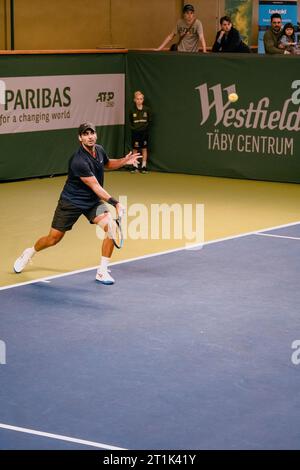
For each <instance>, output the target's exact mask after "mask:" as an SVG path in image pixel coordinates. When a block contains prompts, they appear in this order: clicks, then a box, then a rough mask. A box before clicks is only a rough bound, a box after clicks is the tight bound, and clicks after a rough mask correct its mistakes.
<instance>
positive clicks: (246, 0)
mask: <svg viewBox="0 0 300 470" xmlns="http://www.w3.org/2000/svg"><path fill="white" fill-rule="evenodd" d="M252 4H253V1H252V0H225V14H226V15H228V16H230V17H231V20H232V23H233V25H234V27H235V28H237V29H238V30H239V32H240V34H241V36H242V39H243V41H244V42H245V43H246V44H249V45H250V44H251V31H252Z"/></svg>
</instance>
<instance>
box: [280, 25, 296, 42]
mask: <svg viewBox="0 0 300 470" xmlns="http://www.w3.org/2000/svg"><path fill="white" fill-rule="evenodd" d="M288 28H291V29H292V30H293V34H292V36H291V38H292V40H293V41H294V40H295V26H294V25H293V23H286V24H285V25H284V27H283V30H282V35H283V34H285V35H286V30H287V29H288Z"/></svg>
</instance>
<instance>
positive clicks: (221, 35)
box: [212, 16, 250, 52]
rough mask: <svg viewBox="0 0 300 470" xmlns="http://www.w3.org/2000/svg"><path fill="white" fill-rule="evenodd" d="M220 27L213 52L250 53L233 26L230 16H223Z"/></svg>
mask: <svg viewBox="0 0 300 470" xmlns="http://www.w3.org/2000/svg"><path fill="white" fill-rule="evenodd" d="M220 25H221V29H220V31H218V32H217V36H216V40H215V42H214V45H213V47H212V52H250V49H249V47H248V46H247V44H245V43H244V42H243V41H242V38H241V36H240V33H239V31H238V30H237V29H236V28H234V27H233V26H232V21H231V18H230V17H229V16H222V18H221V19H220Z"/></svg>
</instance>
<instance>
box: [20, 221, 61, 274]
mask: <svg viewBox="0 0 300 470" xmlns="http://www.w3.org/2000/svg"><path fill="white" fill-rule="evenodd" d="M64 234H65V232H60V231H59V230H56V229H53V228H51V229H50V232H49V234H48V235H46V236H44V237H41V238H39V239H38V240H37V242H36V243H35V244H34V246H32V247H30V248H26V250H24V251H23V253H22V254H21V256H20V257H19V258H18V259H17V260H16V261H15V263H14V271H15V272H16V273H17V274H19V273H21V272H22V271H23V269H24V268H25V266H26V265H27V264H28V263H29V262H30V261H31V260H32V258H33V256H34V255H35V254H36V253H37V252H38V251H41V250H44V249H45V248H49V247H50V246H54V245H56V244H57V243H58V242H60V240H61V239H62V238H63V236H64Z"/></svg>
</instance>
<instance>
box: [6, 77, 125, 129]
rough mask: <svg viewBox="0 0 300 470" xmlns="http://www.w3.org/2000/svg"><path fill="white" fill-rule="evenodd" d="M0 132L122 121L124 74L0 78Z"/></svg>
mask: <svg viewBox="0 0 300 470" xmlns="http://www.w3.org/2000/svg"><path fill="white" fill-rule="evenodd" d="M0 80H1V82H0V83H1V93H0V98H1V99H0V134H13V133H24V132H37V131H48V130H55V129H72V128H77V127H78V126H79V124H80V123H82V122H84V121H92V122H93V123H95V125H96V126H112V125H123V124H124V103H125V97H124V95H125V75H124V74H103V75H101V74H99V75H98V74H90V75H58V76H39V77H37V76H33V77H5V78H1V79H0Z"/></svg>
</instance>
